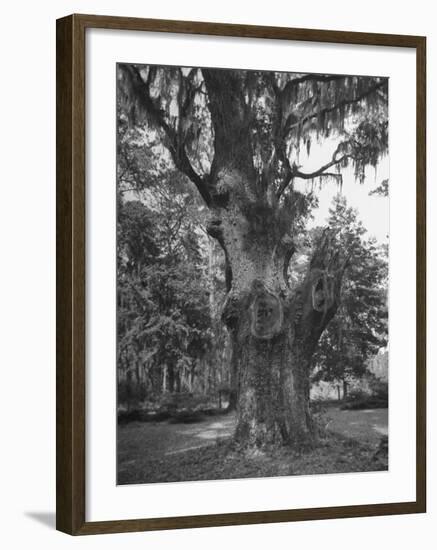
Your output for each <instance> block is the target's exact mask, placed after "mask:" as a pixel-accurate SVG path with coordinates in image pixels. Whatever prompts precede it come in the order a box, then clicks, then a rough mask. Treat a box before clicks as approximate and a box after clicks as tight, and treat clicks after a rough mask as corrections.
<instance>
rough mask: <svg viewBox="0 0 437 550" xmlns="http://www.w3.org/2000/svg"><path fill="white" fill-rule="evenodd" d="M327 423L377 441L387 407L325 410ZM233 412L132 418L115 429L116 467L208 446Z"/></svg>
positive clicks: (228, 430)
mask: <svg viewBox="0 0 437 550" xmlns="http://www.w3.org/2000/svg"><path fill="white" fill-rule="evenodd" d="M325 422H326V427H327V428H328V429H329V430H331V431H333V432H336V433H339V434H341V435H344V436H347V437H350V438H353V439H355V440H357V441H359V442H361V443H369V444H377V443H378V442H379V440H380V438H381V435H386V434H387V431H388V414H387V409H380V410H364V411H341V410H339V409H335V408H334V409H330V410H328V411H327V412H326V413H325ZM234 426H235V414H234V413H232V414H227V415H220V416H215V417H213V418H206V419H205V420H203V421H202V422H198V423H195V424H172V423H170V422H132V423H130V424H127V425H125V426H121V427H120V428H119V430H118V469H119V472H120V473H123V472H126V471H129V469H130V468H132V467H135V464H136V463H137V462H138V461H140V462H141V461H143V460H144V459H145V458H147V459H152V460H156V459H158V460H159V459H160V458H162V459H165V458H166V457H168V458H170V457H174V458H177V456H178V455H181V456H182V454H183V453H184V452H186V451H194V450H196V449H201V448H203V447H207V446H208V445H210V444H211V443H214V442H216V441H220V440H222V439H225V438H227V437H230V436H231V435H232V433H233V430H234Z"/></svg>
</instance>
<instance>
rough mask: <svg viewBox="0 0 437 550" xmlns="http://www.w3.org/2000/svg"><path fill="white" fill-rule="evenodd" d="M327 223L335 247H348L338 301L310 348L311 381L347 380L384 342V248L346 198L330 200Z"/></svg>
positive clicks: (345, 384)
mask: <svg viewBox="0 0 437 550" xmlns="http://www.w3.org/2000/svg"><path fill="white" fill-rule="evenodd" d="M329 212H330V216H329V219H328V227H329V228H330V230H331V231H332V232H333V234H334V235H335V236H334V237H333V240H334V241H335V246H336V247H342V248H344V249H345V250H348V253H349V254H350V257H351V260H352V261H350V262H348V265H347V267H346V270H345V273H344V277H343V284H342V296H341V301H340V306H339V308H338V311H337V313H336V315H335V317H334V318H333V319H332V321H331V322H330V323H329V325H328V326H327V328H326V331H325V332H324V334H323V335H322V337H321V339H320V342H319V345H318V346H317V349H316V351H315V354H314V359H313V361H314V366H315V372H314V374H313V376H312V380H313V382H317V381H319V380H325V381H329V382H335V383H341V384H342V386H343V397H344V398H345V397H346V396H347V389H348V383H349V382H350V381H351V380H353V379H360V378H362V377H363V376H364V374H365V373H366V372H367V371H368V364H369V360H370V358H371V357H373V356H374V355H376V354H377V353H378V351H379V350H380V349H381V348H383V347H384V346H385V345H386V344H387V330H388V309H387V276H388V265H387V250H386V249H385V248H384V247H381V246H378V245H377V244H376V242H375V240H374V239H370V238H368V237H367V235H366V233H367V231H366V229H365V228H364V226H363V224H362V223H361V221H360V220H359V219H358V213H357V211H356V210H354V209H352V208H348V206H347V203H346V199H345V198H344V197H343V196H342V195H337V196H336V197H335V199H334V200H333V204H332V207H331V209H330V211H329Z"/></svg>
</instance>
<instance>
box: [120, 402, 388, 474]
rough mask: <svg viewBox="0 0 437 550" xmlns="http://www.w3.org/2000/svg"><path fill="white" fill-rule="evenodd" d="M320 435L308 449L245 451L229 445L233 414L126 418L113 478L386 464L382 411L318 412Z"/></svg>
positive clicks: (304, 471) (295, 471)
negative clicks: (189, 420) (185, 420)
mask: <svg viewBox="0 0 437 550" xmlns="http://www.w3.org/2000/svg"><path fill="white" fill-rule="evenodd" d="M321 420H322V425H323V427H324V428H325V431H324V436H323V437H321V438H320V440H319V441H318V443H317V445H316V447H315V448H314V449H312V450H310V451H306V452H302V453H297V452H295V451H292V450H290V449H288V448H285V447H284V448H280V449H276V450H275V451H272V452H266V453H261V452H256V453H252V454H250V455H247V454H242V453H241V452H237V451H235V450H233V448H232V445H231V444H230V437H231V435H232V432H233V428H234V425H235V417H234V415H222V416H218V417H215V418H213V419H206V420H204V421H202V422H200V423H196V424H171V423H169V422H142V423H141V422H132V423H129V424H127V425H124V426H120V427H119V429H118V483H119V484H129V483H156V482H165V481H191V480H206V479H231V478H234V479H235V478H248V477H250V478H254V477H273V476H289V475H308V474H321V473H345V472H365V471H377V470H386V469H387V455H386V453H384V452H383V453H381V452H379V453H376V451H377V449H378V445H379V442H380V439H381V435H384V433H386V432H387V411H386V410H384V409H382V410H377V411H340V410H338V409H336V408H330V409H329V410H328V411H326V412H325V413H323V414H322V417H321Z"/></svg>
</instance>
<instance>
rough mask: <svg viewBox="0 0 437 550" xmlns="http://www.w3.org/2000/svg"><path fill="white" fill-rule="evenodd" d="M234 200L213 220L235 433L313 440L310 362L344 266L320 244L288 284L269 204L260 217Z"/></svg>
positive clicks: (244, 438)
mask: <svg viewBox="0 0 437 550" xmlns="http://www.w3.org/2000/svg"><path fill="white" fill-rule="evenodd" d="M239 184H240V185H241V182H239ZM237 186H238V184H233V189H235V188H236V187H237ZM235 202H236V201H235V200H234V201H232V205H233V207H232V208H226V209H222V211H221V212H220V223H218V222H217V219H215V220H214V221H213V224H212V234H213V235H214V236H218V238H219V239H221V241H222V242H223V244H224V246H225V247H226V250H227V257H228V261H229V263H230V266H231V269H232V286H231V288H230V291H229V293H228V296H227V300H226V304H225V306H224V309H223V313H222V317H223V320H224V322H225V323H226V325H227V327H228V330H229V331H230V333H231V339H232V347H233V357H232V368H233V369H235V373H236V377H237V380H238V383H237V395H236V398H234V399H235V401H236V405H237V427H236V432H235V438H236V440H237V441H238V442H239V443H240V444H241V445H242V446H244V447H257V448H262V447H266V446H269V445H276V444H291V445H294V446H302V445H307V444H311V443H312V442H313V440H314V429H313V423H312V420H311V415H310V410H309V389H310V381H309V375H310V363H311V358H312V355H313V352H314V350H315V347H316V344H317V341H318V340H319V338H320V335H321V334H322V332H323V330H324V328H325V327H326V325H327V323H328V322H329V320H330V319H331V318H332V316H333V314H334V312H335V310H336V308H337V300H336V297H337V298H338V294H339V281H340V280H341V274H339V273H340V272H336V273H334V272H333V271H332V269H330V266H329V265H328V263H327V262H326V252H327V251H326V246H325V245H324V246H323V247H322V250H321V251H318V253H317V254H315V257H314V258H313V260H312V262H311V265H310V268H309V271H308V274H307V276H306V278H305V280H304V281H303V283H302V284H301V286H300V287H299V288H298V289H297V290H296V291H294V292H292V291H291V290H290V288H289V287H288V285H287V283H286V281H285V278H284V273H286V269H284V265H286V262H287V257H288V259H289V254H288V252H289V242H288V241H287V240H285V244H284V239H283V240H282V241H281V240H280V236H279V242H278V234H277V228H276V227H275V224H274V220H273V219H272V220H269V219H268V216H269V210H268V208H265V209H262V208H261V214H262V215H263V217H264V221H263V220H260V219H259V217H258V215H257V213H256V208H255V209H252V211H251V212H248V213H247V211H246V212H245V213H244V214H243V213H242V212H241V210H240V209H238V208H235ZM266 218H267V219H266ZM210 229H211V228H210ZM286 245H288V248H287V246H286ZM287 254H288V256H287Z"/></svg>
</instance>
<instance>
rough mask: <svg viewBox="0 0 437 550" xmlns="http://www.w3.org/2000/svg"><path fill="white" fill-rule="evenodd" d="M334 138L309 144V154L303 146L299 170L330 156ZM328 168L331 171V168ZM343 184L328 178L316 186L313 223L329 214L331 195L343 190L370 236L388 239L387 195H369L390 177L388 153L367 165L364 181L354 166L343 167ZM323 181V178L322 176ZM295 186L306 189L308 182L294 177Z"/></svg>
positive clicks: (311, 167)
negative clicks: (378, 160) (319, 185)
mask: <svg viewBox="0 0 437 550" xmlns="http://www.w3.org/2000/svg"><path fill="white" fill-rule="evenodd" d="M337 143H338V142H337V141H335V140H326V139H325V140H324V141H323V146H322V145H321V144H314V145H312V146H311V151H310V156H308V155H307V152H306V150H303V149H305V148H303V149H302V150H301V152H300V155H299V164H300V165H301V171H302V172H312V171H314V170H317V169H318V168H320V167H321V166H323V165H324V164H326V163H327V162H329V161H330V160H331V157H332V154H333V152H334V151H335V148H336V146H337ZM331 171H333V170H332V169H331ZM341 173H342V175H343V185H342V187H341V188H340V187H339V186H338V185H337V184H336V183H335V182H334V181H332V180H330V179H327V180H326V181H325V182H324V183H323V184H322V187H321V188H320V189H318V190H317V197H318V199H319V207H318V208H316V209H314V210H313V215H314V220H313V222H312V223H311V225H312V226H317V225H324V224H325V223H326V218H327V217H328V210H329V207H330V206H331V203H332V199H333V198H334V196H335V195H336V194H337V193H339V192H340V193H342V194H343V195H344V196H345V197H346V200H347V203H348V205H349V206H351V207H352V208H356V209H357V210H358V213H359V218H360V219H361V220H362V222H363V224H364V227H365V228H366V229H367V230H368V232H369V236H373V237H375V238H376V239H377V241H378V242H380V243H381V244H382V243H387V242H388V234H389V197H381V196H379V195H371V196H369V192H370V191H372V190H373V189H375V188H376V187H378V186H379V185H380V184H381V182H382V181H383V180H385V179H388V178H389V157H388V156H386V157H384V158H382V159H381V160H380V162H379V164H378V166H377V168H376V171H375V169H374V168H373V167H368V168H367V169H366V173H365V179H364V183H363V184H360V183H359V182H358V181H356V180H355V177H354V170H353V167H349V168H346V169H344V170H342V172H341ZM322 181H323V180H322ZM295 188H296V189H298V190H299V191H307V190H308V191H309V190H310V189H311V182H309V181H306V180H296V182H295Z"/></svg>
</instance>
